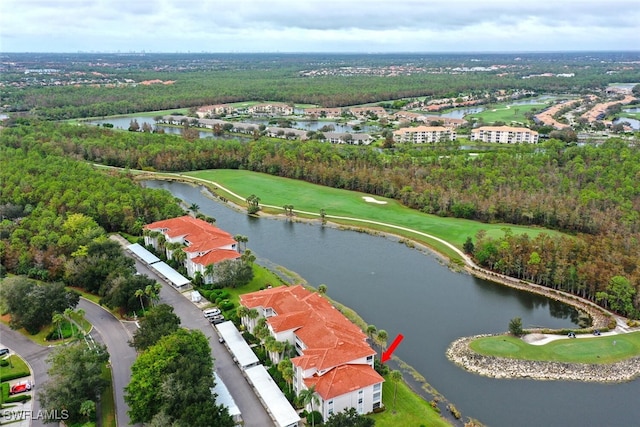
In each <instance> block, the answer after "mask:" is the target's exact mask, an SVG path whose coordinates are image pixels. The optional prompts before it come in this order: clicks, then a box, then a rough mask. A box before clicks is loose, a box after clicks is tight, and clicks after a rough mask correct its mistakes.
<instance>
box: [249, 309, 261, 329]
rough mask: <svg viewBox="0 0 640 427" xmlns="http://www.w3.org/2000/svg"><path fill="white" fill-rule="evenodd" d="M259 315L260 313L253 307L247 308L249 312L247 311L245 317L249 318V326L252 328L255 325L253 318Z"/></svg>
mask: <svg viewBox="0 0 640 427" xmlns="http://www.w3.org/2000/svg"><path fill="white" fill-rule="evenodd" d="M259 316H260V313H259V312H258V310H256V309H255V308H252V309H251V310H249V313H247V317H248V318H249V323H250V324H251V327H252V328H253V327H254V325H255V320H256V319H257V318H258V317H259Z"/></svg>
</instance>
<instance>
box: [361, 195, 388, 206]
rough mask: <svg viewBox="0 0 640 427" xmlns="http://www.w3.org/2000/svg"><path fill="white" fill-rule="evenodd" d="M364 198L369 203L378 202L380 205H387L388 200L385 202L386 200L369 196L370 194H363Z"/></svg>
mask: <svg viewBox="0 0 640 427" xmlns="http://www.w3.org/2000/svg"><path fill="white" fill-rule="evenodd" d="M362 198H363V199H364V201H365V202H367V203H376V204H378V205H386V204H387V202H385V201H384V200H376V199H374V198H373V197H369V196H363V197H362Z"/></svg>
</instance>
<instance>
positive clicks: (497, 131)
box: [471, 126, 538, 144]
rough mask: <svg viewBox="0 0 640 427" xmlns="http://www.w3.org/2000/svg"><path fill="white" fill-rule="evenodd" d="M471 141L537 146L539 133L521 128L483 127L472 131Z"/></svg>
mask: <svg viewBox="0 0 640 427" xmlns="http://www.w3.org/2000/svg"><path fill="white" fill-rule="evenodd" d="M471 140H472V141H482V142H499V143H501V144H536V143H537V142H538V132H536V131H534V130H531V129H528V128H521V127H511V126H482V127H479V128H477V129H473V130H472V131H471Z"/></svg>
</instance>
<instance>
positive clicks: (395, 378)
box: [391, 370, 402, 414]
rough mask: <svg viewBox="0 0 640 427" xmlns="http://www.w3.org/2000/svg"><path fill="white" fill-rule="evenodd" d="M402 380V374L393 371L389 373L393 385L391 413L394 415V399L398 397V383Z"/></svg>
mask: <svg viewBox="0 0 640 427" xmlns="http://www.w3.org/2000/svg"><path fill="white" fill-rule="evenodd" d="M401 379H402V372H400V371H397V370H394V371H391V380H392V381H393V383H394V384H395V389H394V391H393V413H394V414H395V413H396V397H397V396H398V381H400V380H401Z"/></svg>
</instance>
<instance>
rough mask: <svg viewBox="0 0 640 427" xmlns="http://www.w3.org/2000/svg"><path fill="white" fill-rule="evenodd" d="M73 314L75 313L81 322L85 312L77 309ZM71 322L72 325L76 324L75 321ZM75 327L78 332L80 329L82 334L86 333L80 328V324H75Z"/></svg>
mask: <svg viewBox="0 0 640 427" xmlns="http://www.w3.org/2000/svg"><path fill="white" fill-rule="evenodd" d="M75 313H76V315H77V316H78V317H79V318H80V320H83V319H84V315H85V314H86V312H85V311H84V310H83V309H81V308H79V309H77V310H76V311H75ZM73 322H74V323H76V322H75V321H73ZM76 326H77V327H78V329H79V330H80V329H82V332H83V333H86V332H85V329H84V328H83V327H81V325H80V324H78V323H76Z"/></svg>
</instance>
